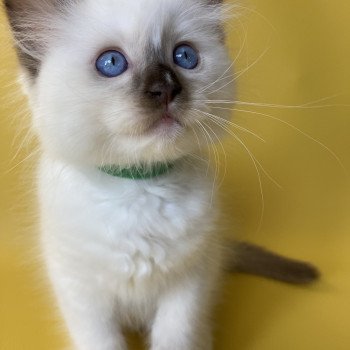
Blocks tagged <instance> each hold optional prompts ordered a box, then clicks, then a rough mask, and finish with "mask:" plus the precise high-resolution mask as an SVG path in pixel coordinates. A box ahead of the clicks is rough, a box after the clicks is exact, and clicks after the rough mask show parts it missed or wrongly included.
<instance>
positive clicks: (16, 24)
mask: <svg viewBox="0 0 350 350" xmlns="http://www.w3.org/2000/svg"><path fill="white" fill-rule="evenodd" d="M58 2H63V1H55V0H50V1H47V0H5V1H4V7H5V12H6V14H7V17H8V20H9V23H10V26H11V29H12V33H13V36H14V39H15V47H16V50H17V54H18V58H19V61H20V64H21V66H22V67H23V68H24V70H25V71H26V72H27V73H28V75H29V77H30V78H35V77H36V76H37V75H38V74H39V70H40V64H41V59H42V57H43V55H44V54H45V46H46V40H45V39H46V37H48V35H49V34H48V31H49V26H48V22H49V18H50V17H51V16H50V15H51V14H53V13H54V12H53V11H55V10H56V9H57V3H58Z"/></svg>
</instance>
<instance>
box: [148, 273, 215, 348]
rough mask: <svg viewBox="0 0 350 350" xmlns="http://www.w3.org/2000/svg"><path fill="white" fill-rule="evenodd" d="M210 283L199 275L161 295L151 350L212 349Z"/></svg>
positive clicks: (152, 334)
mask: <svg viewBox="0 0 350 350" xmlns="http://www.w3.org/2000/svg"><path fill="white" fill-rule="evenodd" d="M210 284H211V282H210V281H208V280H205V279H204V278H203V279H200V278H198V276H197V277H194V278H193V279H191V280H186V281H184V282H182V283H179V284H178V285H177V287H176V288H174V289H171V290H170V291H168V293H167V294H166V295H164V296H163V297H162V298H161V300H160V302H159V307H158V311H157V314H156V317H155V320H154V323H153V326H152V331H151V350H210V349H212V335H211V327H210V322H209V318H210V317H209V316H210V311H211V310H210V309H211V305H212V300H211V297H212V295H211V294H212V293H211V289H212V286H211V285H210Z"/></svg>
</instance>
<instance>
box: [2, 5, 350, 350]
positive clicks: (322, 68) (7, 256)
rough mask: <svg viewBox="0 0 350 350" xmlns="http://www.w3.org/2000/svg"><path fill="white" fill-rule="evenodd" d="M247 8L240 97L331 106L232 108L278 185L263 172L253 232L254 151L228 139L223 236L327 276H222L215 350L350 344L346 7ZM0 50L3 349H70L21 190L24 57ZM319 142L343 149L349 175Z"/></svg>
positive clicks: (238, 27)
mask: <svg viewBox="0 0 350 350" xmlns="http://www.w3.org/2000/svg"><path fill="white" fill-rule="evenodd" d="M245 6H246V7H248V9H246V10H244V9H242V8H241V10H242V11H241V12H242V17H241V18H240V22H237V21H236V22H234V21H232V25H231V26H229V38H228V41H229V44H230V47H231V51H232V56H233V57H235V56H237V53H238V52H239V48H240V47H241V46H242V43H243V42H245V44H244V48H243V51H242V53H241V54H240V56H239V57H238V59H237V67H236V69H237V70H241V69H244V68H245V67H247V66H248V65H249V64H251V63H253V62H254V61H255V60H256V59H257V58H258V57H259V56H261V55H262V53H263V52H264V51H266V52H265V54H264V55H262V57H261V59H260V60H258V62H257V63H256V64H255V65H254V66H252V67H251V68H250V69H249V70H248V71H247V72H245V73H244V74H242V75H241V76H240V78H239V79H238V84H237V85H238V87H237V89H238V92H237V93H238V96H237V99H239V100H241V101H251V102H257V103H258V102H260V103H261V102H266V103H272V104H279V105H299V106H301V105H304V104H306V103H309V102H312V101H315V100H319V99H321V98H324V97H331V98H330V99H328V100H325V101H321V102H319V103H318V107H317V108H316V107H315V108H290V109H288V108H274V107H257V106H256V107H254V106H247V105H245V106H243V105H237V106H236V108H239V109H245V110H248V111H252V112H254V113H248V112H239V113H236V114H235V115H234V119H235V120H234V121H235V122H236V123H237V124H240V125H242V126H244V127H246V128H249V129H251V130H253V131H254V132H256V133H257V134H259V135H260V136H261V137H263V138H264V139H265V140H266V143H264V142H261V141H259V140H257V139H256V138H254V137H253V136H250V135H248V134H244V133H242V132H240V131H238V130H236V129H234V128H232V131H234V132H236V133H237V135H239V137H240V138H242V140H244V142H245V143H246V145H247V147H249V149H250V150H251V152H252V153H253V154H254V155H255V157H256V159H258V160H259V162H260V163H261V164H262V165H263V167H264V169H265V170H266V171H267V172H268V173H269V174H270V175H271V176H272V177H273V178H274V179H275V180H276V181H277V182H278V183H279V184H280V185H281V186H282V188H281V189H280V188H278V187H277V186H276V185H275V184H273V183H272V182H271V181H270V180H269V179H268V178H267V177H266V176H265V175H264V174H263V172H261V173H262V185H263V193H264V203H265V210H264V217H263V221H262V225H261V227H260V229H258V226H259V217H260V212H261V206H262V205H261V203H262V202H261V196H260V191H259V183H258V177H257V173H256V170H255V168H254V165H253V163H252V161H251V159H250V157H249V155H248V154H247V152H246V150H245V149H244V148H243V147H242V146H241V145H240V144H239V143H238V142H235V140H234V138H233V137H230V138H229V140H228V141H227V142H226V144H225V148H226V153H227V170H228V171H227V175H226V178H225V181H224V183H223V186H222V188H221V191H220V192H221V194H222V200H223V212H224V216H225V218H223V220H222V222H223V227H225V230H226V232H227V233H229V232H231V231H233V228H235V231H236V234H237V235H238V236H239V237H241V238H245V239H249V240H253V241H255V242H258V243H260V244H262V245H265V246H267V247H269V248H271V249H273V250H276V251H279V252H281V253H283V254H287V255H290V256H293V257H296V258H302V259H307V260H310V261H312V262H314V263H315V264H316V265H317V266H319V268H320V269H321V271H322V273H323V277H322V280H321V281H320V282H318V283H317V284H315V285H313V286H311V287H307V288H302V287H295V286H288V285H283V284H280V283H276V282H271V281H266V280H263V279H260V278H257V277H248V276H238V275H236V276H228V277H227V280H226V282H225V286H224V291H223V295H222V298H221V299H220V300H219V301H218V311H217V312H216V314H215V322H214V323H215V339H216V349H218V350H219V349H221V350H231V349H232V350H234V349H235V350H279V349H284V350H304V349H305V350H312V349H318V350H329V349H332V350H333V349H336V350H345V349H350V218H349V212H350V196H349V194H350V193H349V175H348V174H349V173H350V157H349V149H350V137H349V135H350V118H349V116H350V107H349V106H346V105H347V104H349V99H350V92H349V84H350V59H349V58H350V2H349V1H348V0H332V1H329V0H307V1H305V0H254V1H253V0H252V1H250V3H247V4H246V5H245ZM1 23H3V24H5V21H4V18H3V16H1ZM244 33H246V37H247V39H246V40H245V41H244V36H245V34H244ZM0 47H1V51H0V52H1V54H0V57H1V60H0V99H1V100H0V349H1V350H12V349H14V350H41V349H43V350H56V349H57V350H58V349H63V348H64V347H65V346H67V344H68V341H67V339H66V337H65V335H64V331H63V330H62V327H61V322H60V320H59V317H58V316H57V314H56V312H55V310H54V307H53V306H52V305H53V303H52V300H51V298H50V293H49V292H48V289H47V288H46V286H45V285H44V282H42V281H43V279H42V278H41V272H40V269H39V267H38V266H39V264H37V263H36V262H35V259H33V256H34V255H35V254H36V253H35V251H33V242H35V234H34V233H33V230H32V229H31V228H30V227H31V225H32V222H33V221H35V220H34V219H33V217H32V216H31V214H30V213H31V211H34V212H35V204H34V203H35V201H34V199H33V198H34V193H33V191H32V189H33V186H32V185H30V181H26V179H27V178H29V179H30V177H31V175H30V173H31V171H30V170H29V169H30V166H31V160H30V158H29V160H26V161H24V162H22V161H23V160H24V159H25V158H26V157H27V156H28V155H29V154H30V147H23V149H21V151H20V153H19V154H18V155H17V156H15V155H16V153H17V150H18V148H19V145H20V144H21V142H22V140H23V139H24V137H25V132H21V133H19V130H22V129H23V128H24V125H23V123H24V124H25V119H22V118H19V117H18V116H17V115H18V114H21V113H20V111H21V110H22V109H23V103H24V102H23V99H21V98H18V97H15V93H16V91H17V86H16V85H14V84H13V81H14V79H15V71H16V59H15V56H14V53H13V51H12V50H11V48H10V47H11V45H10V41H9V36H8V32H7V29H6V26H5V25H4V26H2V27H1V29H0ZM321 105H322V106H323V107H320V106H321ZM325 105H327V106H325ZM257 113H261V114H257ZM262 114H266V115H270V116H272V117H268V116H266V115H262ZM277 118H278V119H280V120H282V122H281V121H278V120H277ZM286 123H289V124H291V125H293V126H295V127H296V128H298V129H300V130H301V131H302V132H304V133H307V134H308V135H310V136H312V137H313V138H314V139H315V140H316V141H313V140H311V138H310V137H307V136H306V135H305V134H302V132H299V131H298V130H297V129H295V128H293V127H291V126H288V125H287V124H286ZM18 135H19V136H18ZM318 142H320V143H322V144H324V145H325V146H326V147H328V148H329V149H331V150H332V151H333V152H335V153H336V155H337V156H338V157H339V158H340V160H341V162H342V164H343V166H344V167H345V169H346V170H347V172H346V171H345V170H344V169H343V168H342V166H340V165H339V163H338V161H337V160H336V159H335V157H334V156H333V155H331V153H330V151H327V150H326V149H325V147H323V146H321V144H320V143H318ZM24 144H25V145H26V144H27V143H24ZM220 158H221V162H222V163H223V160H224V157H223V155H222V154H221V157H220ZM21 162H22V163H21ZM17 164H18V165H17ZM221 168H222V173H223V168H224V166H223V165H222V166H221ZM28 208H29V209H28ZM31 208H32V209H31ZM33 208H34V210H33ZM230 227H232V230H230ZM96 350H98V349H96Z"/></svg>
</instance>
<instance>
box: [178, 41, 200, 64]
mask: <svg viewBox="0 0 350 350" xmlns="http://www.w3.org/2000/svg"><path fill="white" fill-rule="evenodd" d="M198 61H199V57H198V53H197V51H196V50H195V49H194V48H192V47H191V46H189V45H186V44H183V45H180V46H178V47H176V48H175V50H174V62H175V64H177V65H178V66H180V67H181V68H184V69H194V68H196V67H197V65H198Z"/></svg>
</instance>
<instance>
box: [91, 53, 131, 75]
mask: <svg viewBox="0 0 350 350" xmlns="http://www.w3.org/2000/svg"><path fill="white" fill-rule="evenodd" d="M96 69H97V70H98V71H99V72H100V73H101V74H102V75H104V76H105V77H107V78H115V77H117V76H119V75H121V74H123V73H124V72H125V71H126V70H127V69H128V61H127V60H126V58H125V56H124V55H123V54H122V53H121V52H119V51H114V50H110V51H106V52H104V53H103V54H101V55H100V57H99V58H98V59H97V61H96Z"/></svg>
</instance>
